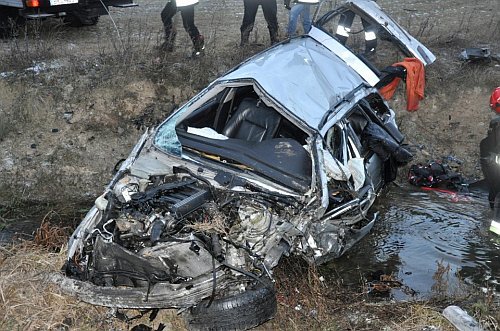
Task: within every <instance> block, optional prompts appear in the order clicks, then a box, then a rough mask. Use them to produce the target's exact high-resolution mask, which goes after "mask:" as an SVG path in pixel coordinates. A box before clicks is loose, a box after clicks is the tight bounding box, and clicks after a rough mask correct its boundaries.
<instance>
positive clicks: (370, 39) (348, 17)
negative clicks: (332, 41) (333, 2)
mask: <svg viewBox="0 0 500 331" xmlns="http://www.w3.org/2000/svg"><path fill="white" fill-rule="evenodd" d="M355 16H356V14H355V13H354V12H352V11H350V10H349V11H346V12H344V13H342V14H341V15H340V19H339V24H338V26H337V31H336V34H335V38H337V40H338V41H339V42H340V43H341V44H342V45H345V43H346V42H347V39H348V38H349V34H350V33H351V26H352V22H353V21H354V17H355ZM361 24H362V25H363V29H364V32H365V53H364V55H368V56H369V55H371V54H374V53H375V51H376V50H377V29H376V26H375V25H374V24H370V22H368V21H366V20H365V19H363V18H361Z"/></svg>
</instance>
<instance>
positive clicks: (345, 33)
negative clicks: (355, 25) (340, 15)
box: [337, 25, 351, 37]
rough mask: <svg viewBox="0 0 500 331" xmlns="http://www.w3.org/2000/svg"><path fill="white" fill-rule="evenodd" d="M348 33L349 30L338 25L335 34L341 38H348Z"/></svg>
mask: <svg viewBox="0 0 500 331" xmlns="http://www.w3.org/2000/svg"><path fill="white" fill-rule="evenodd" d="M349 32H351V29H350V28H346V27H345V26H343V25H339V26H338V27H337V34H338V35H339V36H342V37H349Z"/></svg>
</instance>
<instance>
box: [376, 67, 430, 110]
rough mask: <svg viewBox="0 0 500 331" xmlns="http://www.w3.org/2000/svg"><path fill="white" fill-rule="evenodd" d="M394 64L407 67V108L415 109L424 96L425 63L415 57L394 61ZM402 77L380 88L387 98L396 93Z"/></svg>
mask: <svg viewBox="0 0 500 331" xmlns="http://www.w3.org/2000/svg"><path fill="white" fill-rule="evenodd" d="M393 66H400V67H405V68H406V102H407V105H406V109H407V110H408V111H415V110H417V109H418V103H419V101H420V100H422V99H423V98H424V88H425V69H424V64H423V63H422V62H420V60H419V59H417V58H414V57H409V58H405V59H404V60H403V62H398V63H394V64H393ZM400 80H401V78H398V77H396V78H395V79H394V80H393V81H392V82H390V83H389V84H387V85H385V86H383V87H381V88H380V89H379V92H380V94H381V95H382V96H383V97H384V99H385V100H389V99H391V98H392V96H393V95H394V92H395V91H396V88H397V87H398V84H399V81H400Z"/></svg>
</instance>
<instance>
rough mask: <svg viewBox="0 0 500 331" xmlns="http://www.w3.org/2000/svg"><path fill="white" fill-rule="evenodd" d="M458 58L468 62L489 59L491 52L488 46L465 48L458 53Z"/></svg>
mask: <svg viewBox="0 0 500 331" xmlns="http://www.w3.org/2000/svg"><path fill="white" fill-rule="evenodd" d="M459 58H460V60H462V61H469V62H479V61H491V52H490V49H489V48H477V47H476V48H466V49H464V50H463V51H462V53H460V56H459Z"/></svg>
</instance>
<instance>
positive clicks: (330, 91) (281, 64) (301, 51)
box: [218, 35, 365, 130]
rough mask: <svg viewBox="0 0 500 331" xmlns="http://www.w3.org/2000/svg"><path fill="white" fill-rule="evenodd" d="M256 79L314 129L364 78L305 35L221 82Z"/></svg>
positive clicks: (249, 62) (244, 65) (262, 55)
mask: <svg viewBox="0 0 500 331" xmlns="http://www.w3.org/2000/svg"><path fill="white" fill-rule="evenodd" d="M245 79H252V80H254V81H255V82H257V84H258V85H259V86H260V87H261V88H262V89H263V90H264V91H265V93H267V94H268V95H269V96H270V97H272V98H273V99H274V101H276V102H278V103H279V104H281V105H282V106H283V107H284V108H286V109H287V110H288V111H289V112H290V113H292V114H293V115H294V117H296V118H298V119H300V120H302V121H303V122H304V123H305V124H306V125H308V126H309V127H311V128H314V129H316V130H317V129H319V127H320V125H321V119H322V118H323V116H324V114H325V113H326V112H328V111H329V109H331V108H333V107H335V105H337V104H338V103H339V101H340V100H342V99H343V98H344V97H345V96H346V95H347V94H348V93H349V92H351V91H352V90H354V89H355V88H356V87H358V86H359V85H361V84H365V81H364V80H363V78H362V77H361V76H360V75H359V74H358V73H357V72H356V71H355V70H354V69H353V68H351V67H349V66H348V65H347V64H346V63H345V62H344V61H343V60H342V59H341V58H339V57H338V56H337V55H335V54H334V53H333V52H332V51H331V50H329V49H328V48H326V47H325V46H323V45H322V44H321V43H320V42H318V41H317V40H315V39H313V38H312V37H311V36H308V35H305V36H302V37H299V38H294V39H291V40H290V41H287V42H283V43H281V44H278V45H276V46H274V47H272V48H270V49H268V50H265V51H263V52H262V53H259V54H257V55H256V56H254V57H252V58H251V59H249V60H247V61H246V62H244V63H242V64H241V65H239V66H238V67H237V68H236V69H234V70H233V71H231V72H230V73H228V74H227V75H225V76H223V77H221V78H219V79H218V81H238V80H245Z"/></svg>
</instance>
